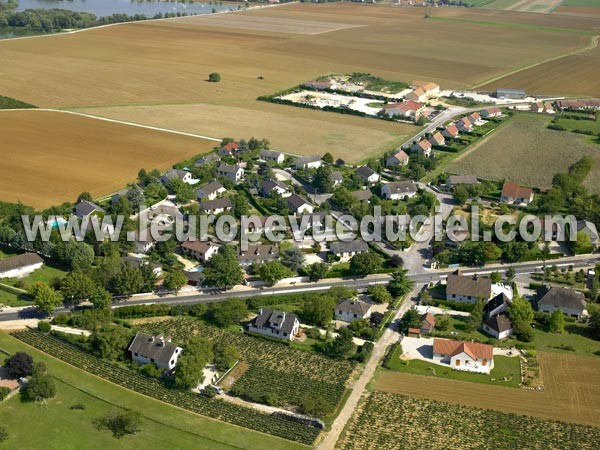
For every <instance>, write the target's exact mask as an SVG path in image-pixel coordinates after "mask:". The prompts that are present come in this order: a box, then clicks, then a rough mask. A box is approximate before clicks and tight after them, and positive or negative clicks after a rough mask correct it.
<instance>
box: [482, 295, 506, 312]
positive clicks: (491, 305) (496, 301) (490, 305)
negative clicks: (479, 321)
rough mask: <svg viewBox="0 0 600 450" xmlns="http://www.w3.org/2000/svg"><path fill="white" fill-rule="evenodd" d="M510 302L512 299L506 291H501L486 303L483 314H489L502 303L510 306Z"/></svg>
mask: <svg viewBox="0 0 600 450" xmlns="http://www.w3.org/2000/svg"><path fill="white" fill-rule="evenodd" d="M509 303H510V300H509V299H508V297H507V296H506V295H505V294H504V292H501V293H500V294H498V295H496V296H495V297H494V298H492V299H491V300H490V301H489V302H487V303H486V304H485V306H484V307H483V314H484V315H485V316H488V315H489V314H491V313H492V311H494V310H495V309H496V308H499V307H500V306H502V305H506V306H508V305H509Z"/></svg>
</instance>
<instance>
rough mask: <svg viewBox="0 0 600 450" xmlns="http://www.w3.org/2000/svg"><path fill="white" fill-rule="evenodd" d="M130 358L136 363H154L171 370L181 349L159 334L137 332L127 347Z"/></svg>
mask: <svg viewBox="0 0 600 450" xmlns="http://www.w3.org/2000/svg"><path fill="white" fill-rule="evenodd" d="M127 350H128V351H129V352H130V353H131V359H132V360H134V361H135V362H136V363H138V364H154V365H155V366H156V367H158V368H159V369H164V370H165V371H167V372H170V371H172V370H173V369H174V368H175V366H176V365H177V360H178V359H179V356H181V352H182V351H183V349H182V348H181V347H178V346H177V345H175V344H173V343H172V342H171V339H165V337H164V336H163V335H162V334H160V335H158V336H152V335H150V334H146V333H137V334H136V335H135V337H134V338H133V341H132V342H131V344H130V345H129V348H128V349H127Z"/></svg>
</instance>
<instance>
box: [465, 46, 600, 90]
mask: <svg viewBox="0 0 600 450" xmlns="http://www.w3.org/2000/svg"><path fill="white" fill-rule="evenodd" d="M599 39H600V35H595V36H592V37H591V38H590V42H589V44H588V45H586V46H585V47H583V48H580V49H578V50H573V51H570V52H568V53H564V54H562V55H557V56H552V57H551V58H547V59H544V60H543V61H538V62H536V63H533V64H528V65H527V66H523V67H520V68H517V69H513V70H510V71H508V72H505V73H504V74H501V75H495V76H493V77H492V78H488V79H486V80H483V81H478V82H477V83H475V84H471V85H469V86H467V89H474V88H478V87H481V86H483V85H485V84H489V83H493V82H494V81H498V80H501V79H503V78H506V77H509V76H511V75H514V74H516V73H519V72H523V71H525V70H529V69H533V68H534V67H537V66H541V65H542V64H547V63H549V62H553V61H557V60H559V59H563V58H566V57H568V56H575V55H579V54H580V53H585V52H588V51H591V50H594V49H595V48H596V47H598V44H599Z"/></svg>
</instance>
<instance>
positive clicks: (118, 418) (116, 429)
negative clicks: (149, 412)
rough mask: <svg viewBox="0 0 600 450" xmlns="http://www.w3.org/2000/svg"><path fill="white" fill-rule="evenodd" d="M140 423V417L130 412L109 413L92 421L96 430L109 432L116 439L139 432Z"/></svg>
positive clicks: (134, 412)
mask: <svg viewBox="0 0 600 450" xmlns="http://www.w3.org/2000/svg"><path fill="white" fill-rule="evenodd" d="M141 423H142V415H141V414H140V413H139V412H137V411H131V410H126V411H122V412H121V411H116V412H111V413H108V414H106V415H105V416H103V417H100V418H99V419H96V420H95V421H94V425H96V427H97V428H98V430H103V429H107V430H110V431H112V433H113V436H114V437H116V438H117V439H120V438H122V437H123V436H125V435H126V434H136V433H137V432H138V431H139V430H140V424H141Z"/></svg>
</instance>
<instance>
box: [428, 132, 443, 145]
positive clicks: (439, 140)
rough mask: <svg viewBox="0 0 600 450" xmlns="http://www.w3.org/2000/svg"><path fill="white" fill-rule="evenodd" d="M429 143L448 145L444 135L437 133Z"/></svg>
mask: <svg viewBox="0 0 600 450" xmlns="http://www.w3.org/2000/svg"><path fill="white" fill-rule="evenodd" d="M429 143H430V144H431V145H446V139H444V136H442V133H440V132H439V131H437V132H436V133H434V134H433V136H431V138H429Z"/></svg>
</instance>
